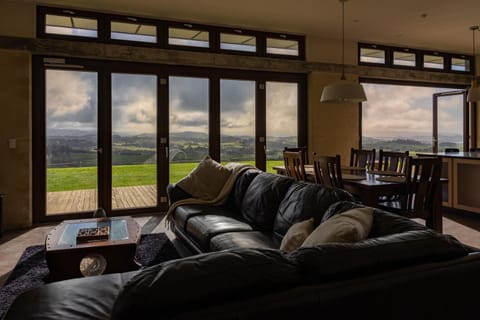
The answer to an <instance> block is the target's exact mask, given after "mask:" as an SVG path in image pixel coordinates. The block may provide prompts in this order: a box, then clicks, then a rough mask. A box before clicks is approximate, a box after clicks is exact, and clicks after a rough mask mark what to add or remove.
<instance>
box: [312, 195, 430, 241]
mask: <svg viewBox="0 0 480 320" xmlns="http://www.w3.org/2000/svg"><path fill="white" fill-rule="evenodd" d="M362 207H365V205H363V204H361V203H356V202H351V201H339V202H337V203H334V204H332V205H331V206H330V207H329V208H328V210H327V211H326V212H325V214H324V215H323V217H322V221H321V222H325V221H326V220H328V219H330V218H331V217H333V216H334V215H337V214H340V213H342V212H345V211H347V210H351V209H354V208H362ZM425 229H428V228H427V227H426V226H424V225H422V224H420V223H418V222H417V221H415V220H412V219H409V218H407V217H404V216H400V215H398V214H395V213H391V212H388V211H384V210H380V209H377V208H374V209H373V223H372V229H371V230H370V235H369V238H376V237H382V236H386V235H390V234H396V233H402V232H407V231H412V230H425Z"/></svg>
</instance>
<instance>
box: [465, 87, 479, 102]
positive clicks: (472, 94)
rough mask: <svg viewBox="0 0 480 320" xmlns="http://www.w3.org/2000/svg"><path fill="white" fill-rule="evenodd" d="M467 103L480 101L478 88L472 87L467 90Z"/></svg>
mask: <svg viewBox="0 0 480 320" xmlns="http://www.w3.org/2000/svg"><path fill="white" fill-rule="evenodd" d="M467 101H468V102H476V101H480V87H477V86H472V87H471V88H470V90H468V95H467Z"/></svg>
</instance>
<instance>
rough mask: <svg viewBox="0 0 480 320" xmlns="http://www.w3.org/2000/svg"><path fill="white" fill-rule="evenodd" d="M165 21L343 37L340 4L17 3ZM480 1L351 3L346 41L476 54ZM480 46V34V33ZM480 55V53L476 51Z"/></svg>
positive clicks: (203, 0)
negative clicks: (471, 28) (81, 9)
mask: <svg viewBox="0 0 480 320" xmlns="http://www.w3.org/2000/svg"><path fill="white" fill-rule="evenodd" d="M16 1H19V2H31V3H39V4H46V5H56V6H63V7H74V8H83V9H88V10H95V11H105V12H115V13H120V14H131V15H137V16H145V17H153V18H157V19H165V20H179V21H186V22H197V23H204V24H211V25H221V26H231V27H243V28H250V29H254V30H265V31H273V32H289V33H296V34H304V35H307V37H309V36H318V37H321V38H328V39H340V37H341V17H342V15H341V13H342V5H341V3H340V2H339V0H95V1H92V0H63V1H62V0H43V1H36V0H16ZM473 25H480V0H455V1H447V0H349V1H347V2H346V3H345V37H346V39H347V40H352V41H361V42H368V43H378V44H388V45H399V46H406V47H410V48H418V49H434V50H439V51H447V52H457V53H466V54H471V53H472V50H473V49H472V31H470V30H469V28H470V26H473ZM476 38H477V39H478V40H479V41H476V43H477V44H478V45H477V47H478V46H480V33H479V32H477V33H476ZM476 52H480V49H476Z"/></svg>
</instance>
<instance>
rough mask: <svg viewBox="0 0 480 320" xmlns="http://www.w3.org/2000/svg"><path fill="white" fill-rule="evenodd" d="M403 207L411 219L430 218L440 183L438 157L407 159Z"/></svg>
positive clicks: (440, 161) (440, 164)
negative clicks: (404, 202)
mask: <svg viewBox="0 0 480 320" xmlns="http://www.w3.org/2000/svg"><path fill="white" fill-rule="evenodd" d="M407 162H408V163H407V172H406V184H407V187H406V198H405V200H406V204H405V207H406V209H407V211H408V212H409V216H410V217H412V218H423V219H427V218H430V217H431V215H432V212H433V209H434V205H435V197H438V196H440V195H439V194H438V192H437V190H438V184H439V183H440V174H441V170H442V160H441V159H440V158H438V157H425V158H416V157H415V158H413V157H408V161H407Z"/></svg>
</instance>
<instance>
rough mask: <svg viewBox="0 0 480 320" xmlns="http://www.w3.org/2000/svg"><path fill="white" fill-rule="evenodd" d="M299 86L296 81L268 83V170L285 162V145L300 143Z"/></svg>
mask: <svg viewBox="0 0 480 320" xmlns="http://www.w3.org/2000/svg"><path fill="white" fill-rule="evenodd" d="M298 95H299V86H298V83H296V82H272V81H268V82H267V83H266V120H267V121H266V123H267V126H266V130H267V131H266V132H267V133H266V136H267V141H266V148H267V151H266V157H267V171H269V172H274V171H273V169H272V167H273V166H275V165H279V164H283V154H282V151H283V149H284V148H285V147H297V146H299V145H298V141H299V140H298V116H299V115H298V110H299V106H298V103H299V99H298Z"/></svg>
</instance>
